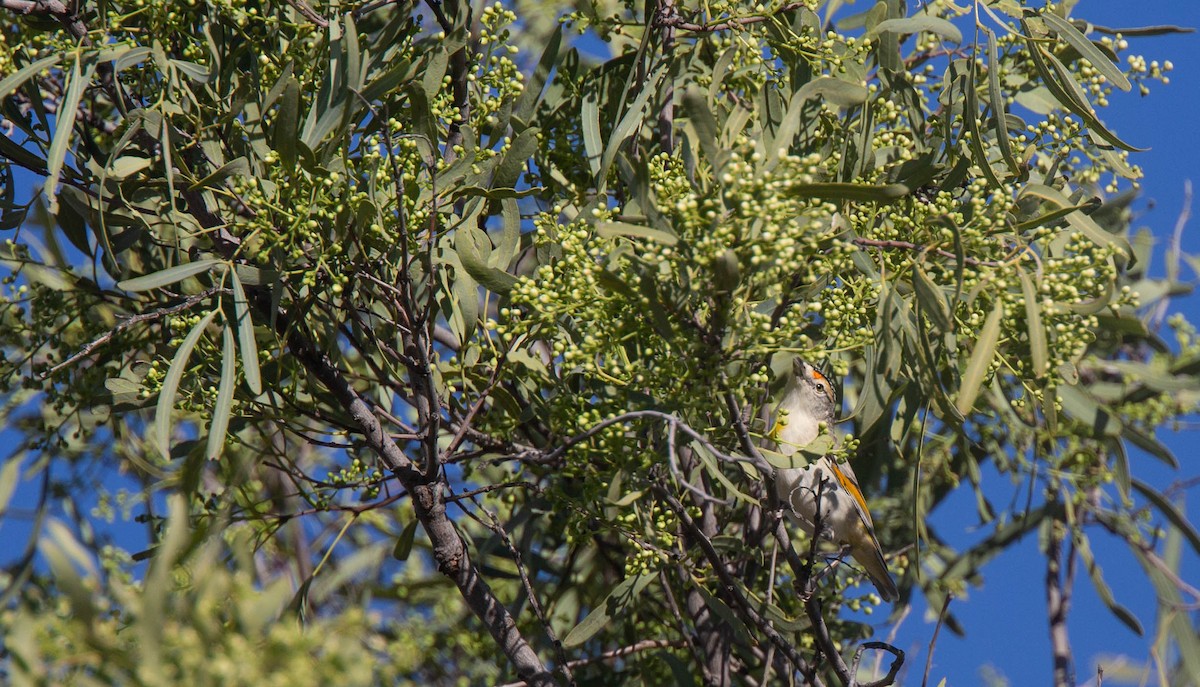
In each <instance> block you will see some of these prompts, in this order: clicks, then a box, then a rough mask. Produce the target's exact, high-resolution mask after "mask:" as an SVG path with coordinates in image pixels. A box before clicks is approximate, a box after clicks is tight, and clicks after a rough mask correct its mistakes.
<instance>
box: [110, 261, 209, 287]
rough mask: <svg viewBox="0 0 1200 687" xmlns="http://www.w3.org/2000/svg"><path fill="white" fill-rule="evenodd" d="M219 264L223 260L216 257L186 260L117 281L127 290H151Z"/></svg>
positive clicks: (206, 270)
mask: <svg viewBox="0 0 1200 687" xmlns="http://www.w3.org/2000/svg"><path fill="white" fill-rule="evenodd" d="M219 264H221V261H220V260H216V259H214V258H204V259H201V260H197V261H195V262H185V263H183V264H182V265H175V266H174V267H168V268H167V269H165V270H159V271H158V272H153V273H151V274H146V275H142V276H140V277H134V278H133V279H125V280H122V281H119V282H117V288H118V289H124V290H125V291H150V290H151V289H158V288H162V287H164V286H167V285H169V284H174V283H176V282H180V281H183V280H184V279H187V278H188V277H193V276H195V275H197V274H201V273H203V272H208V271H209V270H211V269H212V268H213V267H215V266H217V265H219Z"/></svg>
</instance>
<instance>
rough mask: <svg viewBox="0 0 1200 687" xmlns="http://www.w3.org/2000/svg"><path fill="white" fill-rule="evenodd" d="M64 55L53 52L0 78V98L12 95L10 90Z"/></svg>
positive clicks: (13, 89) (49, 66) (50, 65)
mask: <svg viewBox="0 0 1200 687" xmlns="http://www.w3.org/2000/svg"><path fill="white" fill-rule="evenodd" d="M65 56H66V53H60V52H55V53H53V54H51V55H48V56H46V57H43V58H42V59H40V60H38V61H36V62H31V63H29V64H27V65H25V66H24V67H21V68H20V69H18V70H17V71H15V72H13V73H12V74H9V75H8V76H5V77H4V78H3V79H0V98H7V97H8V96H10V95H12V92H13V91H15V90H16V89H17V88H18V87H19V86H20V85H21V84H23V83H25V82H26V81H28V80H29V79H30V77H32V76H34V75H36V74H40V73H41V72H42V70H43V69H49V68H51V67H53V66H54V65H56V64H58V63H59V62H61V61H62V58H63V57H65ZM76 66H78V65H76ZM60 112H61V110H60Z"/></svg>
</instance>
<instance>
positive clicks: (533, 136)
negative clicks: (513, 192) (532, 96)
mask: <svg viewBox="0 0 1200 687" xmlns="http://www.w3.org/2000/svg"><path fill="white" fill-rule="evenodd" d="M537 146H538V129H537V127H530V128H528V129H526V130H524V131H522V132H521V133H520V134H517V137H516V138H515V139H513V142H512V143H511V144H510V145H509V147H508V150H507V151H506V152H505V153H504V159H503V160H501V161H500V164H499V165H497V167H496V172H495V174H493V175H492V183H491V186H492V188H512V187H515V186H516V185H517V179H518V178H520V176H521V173H522V172H524V171H525V163H527V162H528V161H529V158H530V157H531V156H532V155H533V153H534V151H536V150H537Z"/></svg>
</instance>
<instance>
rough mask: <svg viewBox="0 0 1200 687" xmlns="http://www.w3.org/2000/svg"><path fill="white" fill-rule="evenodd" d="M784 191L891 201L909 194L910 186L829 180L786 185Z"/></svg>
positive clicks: (795, 194) (796, 194)
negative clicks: (874, 184)
mask: <svg viewBox="0 0 1200 687" xmlns="http://www.w3.org/2000/svg"><path fill="white" fill-rule="evenodd" d="M782 192H783V193H784V194H786V195H788V196H792V197H798V198H819V199H821V200H852V201H859V202H867V203H869V202H875V203H891V202H894V201H897V200H899V199H901V198H903V197H904V196H906V195H908V193H909V188H908V187H907V186H905V185H904V184H886V185H883V186H873V185H871V184H851V183H847V182H842V181H829V182H818V183H814V184H792V185H790V186H787V187H785V188H784V189H783V191H782Z"/></svg>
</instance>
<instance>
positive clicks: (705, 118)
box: [683, 88, 721, 167]
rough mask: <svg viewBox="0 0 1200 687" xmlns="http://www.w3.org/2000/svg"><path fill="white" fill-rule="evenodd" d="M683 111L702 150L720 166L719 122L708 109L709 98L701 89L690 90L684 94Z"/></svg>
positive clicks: (712, 161) (711, 161)
mask: <svg viewBox="0 0 1200 687" xmlns="http://www.w3.org/2000/svg"><path fill="white" fill-rule="evenodd" d="M683 111H684V112H685V113H686V114H687V118H688V121H689V122H690V123H691V125H692V127H694V128H695V130H696V138H697V139H698V140H697V141H696V142H697V143H699V144H700V150H701V151H703V152H704V156H705V157H706V158H708V160H709V162H710V163H711V164H712V165H713V166H714V167H716V166H718V163H719V162H720V157H721V152H720V150H719V149H718V148H717V141H718V138H717V136H718V132H717V120H716V119H715V118H714V117H713V113H712V110H710V109H709V107H708V98H706V97H705V96H704V94H703V93H702V92H701V91H700V90H699V89H695V88H692V89H688V90H687V91H685V92H684V94H683Z"/></svg>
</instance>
